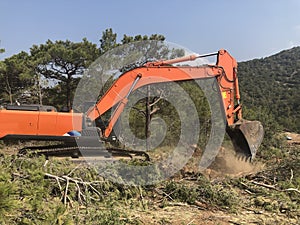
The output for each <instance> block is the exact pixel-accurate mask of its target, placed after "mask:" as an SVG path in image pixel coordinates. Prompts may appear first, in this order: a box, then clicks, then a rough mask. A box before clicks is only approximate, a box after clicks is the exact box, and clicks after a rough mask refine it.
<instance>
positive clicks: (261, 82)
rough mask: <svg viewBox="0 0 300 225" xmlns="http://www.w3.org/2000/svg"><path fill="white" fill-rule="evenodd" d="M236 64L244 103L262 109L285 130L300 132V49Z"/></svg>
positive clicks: (254, 108) (252, 107)
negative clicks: (273, 117) (272, 116)
mask: <svg viewBox="0 0 300 225" xmlns="http://www.w3.org/2000/svg"><path fill="white" fill-rule="evenodd" d="M238 65H239V68H238V71H239V80H240V89H241V93H242V94H241V95H242V98H243V99H242V100H243V104H244V105H245V106H246V107H248V108H251V109H253V110H256V109H257V110H258V109H259V107H262V108H265V109H266V110H268V112H269V113H271V114H273V115H274V116H275V118H276V120H277V121H278V123H279V124H280V125H282V126H283V127H284V128H285V129H286V130H290V131H298V132H300V47H294V48H292V49H289V50H284V51H282V52H279V53H277V54H275V55H272V56H269V57H266V58H261V59H254V60H250V61H246V62H240V63H239V64H238Z"/></svg>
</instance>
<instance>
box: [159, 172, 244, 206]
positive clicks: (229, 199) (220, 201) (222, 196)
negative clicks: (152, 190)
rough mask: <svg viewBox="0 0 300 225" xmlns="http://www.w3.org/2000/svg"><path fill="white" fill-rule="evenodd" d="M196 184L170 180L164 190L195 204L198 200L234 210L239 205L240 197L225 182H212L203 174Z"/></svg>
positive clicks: (183, 200) (175, 197) (178, 198)
mask: <svg viewBox="0 0 300 225" xmlns="http://www.w3.org/2000/svg"><path fill="white" fill-rule="evenodd" d="M196 183H197V185H195V184H190V185H189V184H185V183H183V184H180V183H178V182H174V181H170V182H168V183H167V184H166V186H165V188H164V192H165V193H167V194H168V195H169V196H170V197H171V198H172V199H174V200H177V201H181V202H187V203H189V204H194V203H195V202H196V201H198V202H203V203H209V204H210V205H211V206H215V207H219V208H223V209H230V210H234V209H235V208H236V207H237V206H238V203H239V201H238V197H237V194H236V193H234V192H233V191H232V190H231V189H230V188H228V187H227V186H226V185H224V184H211V183H210V181H208V180H207V179H206V178H205V177H203V176H202V175H200V176H199V178H198V180H197V182H196Z"/></svg>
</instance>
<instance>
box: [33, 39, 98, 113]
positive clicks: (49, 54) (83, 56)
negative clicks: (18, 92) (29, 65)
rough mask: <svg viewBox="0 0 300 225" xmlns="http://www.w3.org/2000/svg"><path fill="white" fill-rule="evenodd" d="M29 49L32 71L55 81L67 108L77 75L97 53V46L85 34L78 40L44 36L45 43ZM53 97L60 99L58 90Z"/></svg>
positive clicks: (76, 81) (79, 74) (76, 82)
mask: <svg viewBox="0 0 300 225" xmlns="http://www.w3.org/2000/svg"><path fill="white" fill-rule="evenodd" d="M30 53H31V58H32V60H33V61H34V65H35V71H36V73H37V74H39V75H42V76H44V77H45V78H47V79H50V80H51V79H52V80H55V81H57V82H58V86H59V88H60V89H61V90H62V91H61V92H62V93H63V96H65V98H64V99H65V102H64V105H65V106H67V107H68V109H71V108H72V104H71V102H72V99H73V92H74V91H75V89H76V87H77V84H78V82H79V77H80V76H81V75H82V74H83V71H84V70H85V69H86V68H88V66H89V65H90V64H91V63H92V62H93V61H94V60H95V59H96V58H97V57H98V56H99V52H98V49H97V46H96V45H95V44H93V43H91V42H89V41H88V40H87V39H86V38H84V39H83V40H82V42H78V43H74V42H71V41H69V40H66V41H56V42H52V41H51V40H48V41H47V42H46V43H45V44H41V45H39V46H37V45H33V46H32V47H31V49H30ZM54 88H57V87H54ZM50 94H53V92H52V93H50ZM55 98H57V99H60V98H61V94H60V93H59V97H58V95H55ZM46 99H47V98H46ZM49 103H51V102H49ZM55 103H56V104H57V102H53V103H52V105H56V104H55ZM56 106H57V105H56ZM60 106H61V105H60Z"/></svg>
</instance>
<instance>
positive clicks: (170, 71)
mask: <svg viewBox="0 0 300 225" xmlns="http://www.w3.org/2000/svg"><path fill="white" fill-rule="evenodd" d="M211 55H216V56H217V63H216V65H205V66H199V67H198V66H197V67H193V66H172V64H175V63H181V62H185V61H191V60H195V59H197V58H200V57H206V56H211ZM206 78H214V79H216V81H217V83H218V85H219V89H220V93H221V96H220V98H222V103H223V107H224V114H225V118H226V120H227V133H228V134H229V136H230V137H231V139H232V142H233V144H234V147H235V149H236V150H237V152H240V153H242V154H243V155H246V156H247V157H252V158H253V157H254V156H255V154H256V150H257V148H258V146H259V145H260V142H261V140H262V136H263V128H262V126H261V124H260V123H259V122H257V121H254V122H252V121H245V120H243V119H242V108H241V105H240V93H239V85H238V77H237V62H236V60H235V59H234V58H233V57H232V56H231V55H230V54H229V53H228V52H227V51H226V50H220V51H218V52H217V53H212V54H208V55H190V56H186V57H182V58H177V59H171V60H165V61H157V62H148V63H146V64H144V65H143V66H141V67H137V68H135V69H132V70H130V71H127V72H125V73H123V74H122V75H121V76H120V77H119V78H118V79H117V80H116V81H115V82H114V83H113V84H112V86H111V87H110V89H108V91H107V92H106V93H105V94H104V95H103V96H102V98H101V99H100V100H99V101H98V102H97V103H96V104H95V105H94V106H93V107H91V108H90V109H89V110H88V111H87V113H86V116H87V117H88V118H89V119H90V120H92V121H94V120H96V119H97V118H98V117H100V116H102V115H103V114H104V113H105V112H107V111H108V110H109V109H111V108H112V107H113V106H116V108H115V111H114V112H113V113H112V116H111V118H110V121H109V124H108V126H107V127H106V129H105V131H104V132H103V136H104V137H105V138H107V137H108V136H109V135H110V134H111V132H112V129H113V127H114V125H115V123H116V122H117V120H118V118H119V116H120V115H121V113H122V111H123V109H124V107H125V106H126V104H127V102H128V97H129V96H130V94H131V92H132V91H134V90H136V89H138V88H140V87H142V86H145V85H149V84H155V83H163V82H176V81H188V80H196V79H206ZM250 123H251V125H250ZM254 123H255V124H254ZM248 127H251V130H250V129H248ZM254 136H255V137H254Z"/></svg>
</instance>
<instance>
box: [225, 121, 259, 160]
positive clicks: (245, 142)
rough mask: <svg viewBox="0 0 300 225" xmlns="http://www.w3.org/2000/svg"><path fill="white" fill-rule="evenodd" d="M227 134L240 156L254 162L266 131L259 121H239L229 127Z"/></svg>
mask: <svg viewBox="0 0 300 225" xmlns="http://www.w3.org/2000/svg"><path fill="white" fill-rule="evenodd" d="M226 131H227V134H228V135H229V137H230V138H231V141H232V143H233V146H234V150H235V151H236V154H237V155H238V156H241V157H244V158H246V159H249V158H250V160H253V159H254V158H255V155H256V152H257V149H258V147H259V146H260V144H261V142H262V140H263V136H264V129H263V126H262V124H261V123H260V122H259V121H249V120H244V119H242V120H239V121H237V122H236V123H234V124H233V125H230V126H227V130H226Z"/></svg>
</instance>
